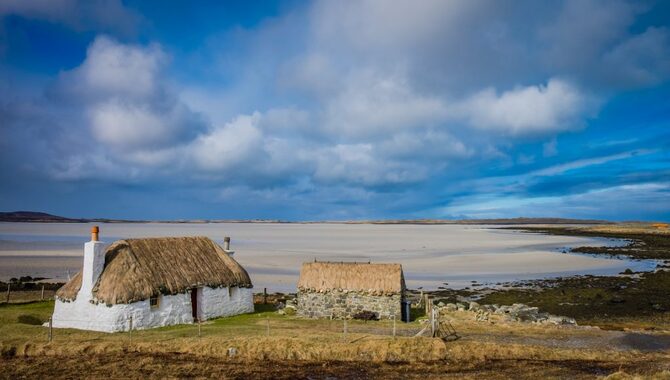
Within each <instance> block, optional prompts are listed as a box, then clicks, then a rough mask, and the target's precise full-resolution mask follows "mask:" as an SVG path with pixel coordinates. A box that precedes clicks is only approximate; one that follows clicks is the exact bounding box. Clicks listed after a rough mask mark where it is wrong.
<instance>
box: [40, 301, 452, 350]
mask: <svg viewBox="0 0 670 380" xmlns="http://www.w3.org/2000/svg"><path fill="white" fill-rule="evenodd" d="M431 305H432V303H431ZM59 321H60V322H75V323H77V324H86V325H88V326H89V327H90V328H98V329H105V327H109V325H104V324H100V323H98V322H95V321H89V320H78V319H59ZM136 326H137V321H133V319H132V318H129V319H128V320H126V321H125V323H123V329H124V330H125V331H123V332H118V333H105V332H96V331H84V330H72V329H63V330H61V329H54V323H53V319H52V318H49V320H48V322H47V323H45V324H44V327H45V328H46V330H47V333H46V334H45V335H46V339H47V341H49V342H52V341H56V342H59V341H61V342H70V341H71V340H72V339H75V340H78V339H84V340H85V341H93V340H110V341H114V340H117V341H118V339H122V340H125V341H127V342H128V343H131V344H132V343H133V342H135V343H139V342H165V341H170V340H174V339H179V338H195V339H197V338H203V337H205V338H207V337H221V338H240V337H261V336H265V337H273V336H275V337H284V338H291V337H302V338H306V337H307V338H309V337H313V338H315V339H322V338H324V337H328V338H330V339H333V338H336V339H337V340H340V341H342V342H350V343H351V342H355V341H358V340H362V339H367V338H372V337H377V338H396V337H421V336H423V337H439V338H442V339H444V340H453V339H458V335H457V333H456V330H455V329H454V327H453V325H452V324H451V322H450V321H449V320H448V319H445V318H444V317H440V315H439V313H438V311H437V309H435V308H432V307H430V308H429V315H428V316H427V317H426V318H424V319H423V320H422V321H421V322H420V323H409V324H408V323H404V322H401V321H400V320H396V318H392V319H390V320H384V321H360V320H347V319H344V320H341V319H303V318H296V317H286V316H280V315H279V314H276V313H267V312H265V313H262V314H258V313H256V314H245V315H239V316H235V317H224V318H219V319H214V320H210V321H196V322H195V323H193V324H181V325H173V326H168V327H161V328H149V329H137V328H136ZM61 338H62V339H61Z"/></svg>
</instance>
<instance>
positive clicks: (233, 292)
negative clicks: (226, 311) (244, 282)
mask: <svg viewBox="0 0 670 380" xmlns="http://www.w3.org/2000/svg"><path fill="white" fill-rule="evenodd" d="M236 290H237V287H236V286H229V287H228V298H230V299H233V297H235V296H236V295H237V292H236Z"/></svg>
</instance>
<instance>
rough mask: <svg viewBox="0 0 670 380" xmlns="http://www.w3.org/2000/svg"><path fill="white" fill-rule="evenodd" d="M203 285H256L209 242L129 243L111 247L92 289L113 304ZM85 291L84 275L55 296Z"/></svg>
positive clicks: (156, 240) (164, 240) (187, 239)
mask: <svg viewBox="0 0 670 380" xmlns="http://www.w3.org/2000/svg"><path fill="white" fill-rule="evenodd" d="M199 286H209V287H222V286H238V287H251V286H252V285H251V280H250V279H249V275H248V274H247V272H246V271H245V270H244V268H242V266H240V264H238V263H237V261H235V260H234V259H233V258H232V257H230V256H229V255H228V254H227V253H225V252H224V251H223V249H222V248H221V247H219V246H218V244H216V243H214V242H213V241H212V240H210V239H209V238H206V237H178V238H174V237H169V238H148V239H126V240H119V241H116V242H114V243H112V244H111V245H110V246H109V247H108V248H107V251H106V252H105V267H104V269H103V271H102V274H101V275H100V277H99V278H98V282H97V283H96V284H95V286H94V287H93V296H94V298H95V299H96V300H97V301H99V302H103V303H106V304H108V305H114V304H124V303H131V302H136V301H141V300H145V299H147V298H149V297H151V296H154V295H158V294H177V293H183V292H185V291H187V290H188V289H191V288H194V287H199ZM80 288H81V272H79V273H77V275H76V276H74V277H73V278H72V279H71V280H70V281H69V282H68V283H67V284H65V285H64V286H63V287H62V288H60V289H59V290H58V292H56V296H57V297H58V298H59V299H63V300H73V299H75V298H76V296H77V293H78V292H79V289H80Z"/></svg>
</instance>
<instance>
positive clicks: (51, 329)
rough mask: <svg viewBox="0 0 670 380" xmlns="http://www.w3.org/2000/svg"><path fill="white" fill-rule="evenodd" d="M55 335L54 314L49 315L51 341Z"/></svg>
mask: <svg viewBox="0 0 670 380" xmlns="http://www.w3.org/2000/svg"><path fill="white" fill-rule="evenodd" d="M53 336H54V324H53V316H51V317H49V343H51V341H52V340H53Z"/></svg>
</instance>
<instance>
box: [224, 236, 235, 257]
mask: <svg viewBox="0 0 670 380" xmlns="http://www.w3.org/2000/svg"><path fill="white" fill-rule="evenodd" d="M223 250H224V251H225V252H226V253H227V254H228V256H232V255H234V254H235V251H231V250H230V236H226V237H225V238H223Z"/></svg>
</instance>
